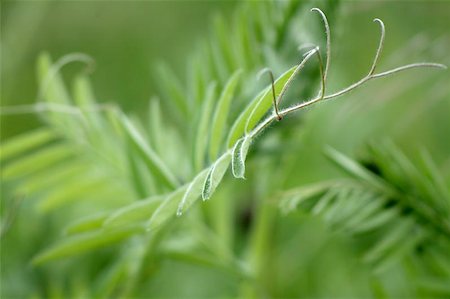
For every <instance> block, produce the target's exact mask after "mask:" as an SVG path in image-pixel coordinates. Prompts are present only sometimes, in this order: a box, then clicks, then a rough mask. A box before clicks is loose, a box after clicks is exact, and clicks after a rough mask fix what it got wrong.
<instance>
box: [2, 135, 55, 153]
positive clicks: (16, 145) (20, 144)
mask: <svg viewBox="0 0 450 299" xmlns="http://www.w3.org/2000/svg"><path fill="white" fill-rule="evenodd" d="M55 137H56V136H55V133H54V132H53V131H52V130H50V129H47V128H39V129H37V130H34V131H29V132H26V133H23V134H20V135H18V136H15V137H13V138H11V139H8V140H6V141H5V142H2V144H1V145H0V160H2V161H5V160H8V159H10V158H13V157H15V156H18V155H19V154H21V153H24V152H27V151H29V150H32V149H34V148H36V147H39V146H42V145H44V144H46V143H48V142H50V141H52V140H53V139H55Z"/></svg>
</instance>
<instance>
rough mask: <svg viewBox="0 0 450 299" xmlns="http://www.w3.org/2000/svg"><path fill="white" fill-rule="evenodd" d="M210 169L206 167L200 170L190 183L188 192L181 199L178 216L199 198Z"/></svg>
mask: <svg viewBox="0 0 450 299" xmlns="http://www.w3.org/2000/svg"><path fill="white" fill-rule="evenodd" d="M208 172H209V169H204V170H203V171H202V172H200V173H199V174H198V175H197V176H196V177H195V178H194V179H193V180H192V182H191V183H190V184H189V185H188V187H187V189H186V192H185V193H184V194H183V197H182V198H181V200H180V203H179V205H178V208H177V216H181V215H183V213H184V212H185V211H186V210H187V209H189V207H190V206H191V205H192V204H193V203H194V202H195V201H196V200H197V199H198V198H200V195H201V193H202V190H203V184H204V182H205V180H206V177H207V175H208Z"/></svg>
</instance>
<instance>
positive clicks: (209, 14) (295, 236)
mask: <svg viewBox="0 0 450 299" xmlns="http://www.w3.org/2000/svg"><path fill="white" fill-rule="evenodd" d="M0 5H1V88H0V92H1V98H0V99H1V105H0V106H1V107H2V108H4V107H12V106H16V105H28V104H33V103H34V102H35V100H36V97H37V92H38V83H37V79H36V61H37V57H38V55H39V54H40V53H42V52H43V51H46V52H48V53H50V55H51V57H52V58H53V59H54V60H56V59H57V58H59V57H61V56H63V55H65V54H68V53H72V52H82V53H86V54H88V55H90V56H91V57H93V58H94V60H95V70H94V72H93V73H92V74H91V75H90V79H91V82H92V85H93V87H94V90H95V94H96V97H97V99H98V100H99V101H100V102H103V103H111V102H112V103H116V104H117V105H118V106H120V107H121V108H122V109H123V110H124V111H125V112H126V113H130V114H131V113H132V114H136V115H138V116H140V117H141V119H144V118H145V113H144V112H146V111H147V108H148V103H149V100H150V98H151V97H152V96H153V95H155V94H158V92H159V89H158V88H159V86H158V77H157V76H158V73H157V72H156V71H155V70H156V69H157V67H158V65H159V63H161V62H163V63H165V64H167V65H169V66H170V67H171V68H172V69H173V70H174V73H175V74H176V75H177V76H178V77H179V78H180V81H182V82H186V81H187V80H188V79H189V78H188V74H189V68H190V67H191V65H190V61H189V57H190V56H189V55H190V53H193V52H195V51H197V50H198V49H199V48H200V42H201V41H204V40H205V39H208V37H211V34H212V28H211V23H212V21H213V20H214V19H215V18H216V16H217V15H221V16H223V17H224V18H225V20H228V21H229V22H230V23H231V22H232V20H233V13H234V11H235V9H236V8H237V7H238V6H239V5H240V3H239V1H9V0H5V1H2V2H1V4H0ZM322 5H325V2H320V1H311V2H308V3H307V4H306V6H308V7H309V6H310V7H314V6H317V7H321V6H322ZM376 17H377V18H381V19H383V21H384V22H385V25H386V29H387V34H386V42H385V49H384V52H383V56H382V59H381V61H380V65H379V67H378V69H379V70H386V69H389V68H392V67H396V66H399V65H403V64H407V63H410V62H417V61H418V62H420V61H433V62H439V63H444V64H447V65H450V55H449V50H450V35H449V29H448V28H449V27H450V21H449V20H450V1H340V3H339V5H338V6H337V9H336V12H335V15H334V17H333V19H332V34H333V37H332V45H333V53H332V66H331V71H330V79H329V82H330V87H329V88H330V90H337V89H339V88H341V87H342V86H347V85H349V84H351V83H352V82H354V81H356V80H358V79H359V78H361V77H362V76H364V75H365V74H366V72H367V71H368V68H369V66H370V62H371V61H372V58H373V55H374V53H375V49H376V46H377V43H378V37H379V27H378V26H377V25H376V24H374V23H373V22H372V19H373V18H376ZM301 30H302V28H299V31H301ZM305 31H306V30H305ZM294 63H297V61H292V62H291V64H294ZM267 66H269V67H271V66H270V65H267ZM283 67H284V66H283ZM83 68H85V66H84V65H82V64H80V63H73V64H70V65H68V66H66V67H64V69H63V72H62V74H63V77H64V79H65V81H66V82H71V81H72V79H73V78H74V76H75V75H76V74H78V73H79V72H80V70H82V69H83ZM278 71H279V70H278ZM449 73H450V72H449V71H435V70H427V69H425V70H412V71H411V72H408V73H402V74H396V75H395V76H393V77H392V78H386V79H381V80H378V81H374V82H371V83H370V84H368V85H367V86H365V87H362V88H361V89H360V90H356V91H354V92H352V93H351V94H350V95H348V96H346V100H342V101H336V102H330V103H328V104H324V105H320V106H319V107H318V108H316V109H310V110H307V111H306V112H301V113H299V116H298V117H297V118H293V119H290V120H287V121H286V123H287V125H285V124H281V125H280V127H283V126H284V127H283V128H284V129H286V128H287V126H288V125H289V124H292V123H293V122H298V123H299V125H298V127H294V129H293V130H292V132H290V133H289V134H291V135H289V134H288V135H287V136H288V138H286V139H285V140H284V141H287V143H285V144H287V145H286V146H285V147H284V148H283V149H282V150H283V151H285V152H286V153H287V155H290V156H293V155H295V156H296V159H295V162H293V163H292V165H284V166H286V167H287V166H292V168H283V169H285V173H286V177H287V179H286V181H285V182H284V183H283V186H284V187H285V188H291V187H296V186H298V184H299V182H300V183H301V184H307V183H310V182H315V181H318V180H322V179H326V178H329V177H334V176H336V175H337V174H338V172H337V171H336V170H335V169H333V167H331V166H330V165H329V162H328V161H326V160H325V159H324V158H323V155H322V154H321V152H322V150H323V147H324V144H332V145H333V146H335V147H337V148H339V149H341V150H342V151H345V152H351V153H356V154H358V153H360V152H359V150H360V149H361V146H362V145H363V144H364V143H365V142H367V141H369V140H377V139H383V138H392V139H394V140H395V142H396V143H397V144H398V145H399V146H400V147H401V148H402V150H404V151H405V152H406V153H408V154H413V155H414V153H415V152H416V151H417V149H420V148H422V147H423V148H426V149H427V150H428V151H429V152H430V153H431V156H432V157H433V159H434V161H435V162H436V164H437V165H438V167H439V169H440V171H441V172H442V174H443V178H444V181H445V184H446V185H447V186H450V156H449V153H450V138H449V136H450V117H449V115H450V84H448V82H450V75H449ZM298 80H299V81H297V82H301V78H300V79H298ZM69 87H70V86H69ZM0 117H1V118H0V134H1V142H2V143H3V142H4V141H5V140H8V139H10V138H12V137H14V136H16V135H18V134H20V133H23V132H26V131H28V130H31V129H33V128H36V127H39V126H41V125H42V121H41V120H40V116H39V115H36V114H23V115H22V114H19V115H16V114H15V115H8V114H2V115H0ZM171 117H172V116H171V115H167V118H168V119H170V118H171ZM289 121H291V122H289ZM303 125H304V127H303ZM297 129H298V131H295V130H297ZM300 131H301V133H299V135H300V134H301V138H302V142H303V143H302V144H300V142H298V143H296V142H295V140H294V141H292V142H290V140H289V138H292V137H295V136H296V135H295V134H297V133H298V132H300ZM267 137H268V138H267V140H268V142H267V144H265V143H263V142H261V146H260V148H259V149H258V150H260V151H262V152H264V147H265V146H266V145H267V147H268V148H269V149H271V146H272V145H273V144H271V143H270V142H271V140H273V139H274V138H272V137H273V136H272V135H270V134H268V136H267ZM276 138H279V136H275V140H276ZM261 139H264V138H261ZM281 140H282V139H281ZM276 150H280V149H279V148H276ZM255 151H256V150H255ZM275 152H276V151H275ZM293 152H295V153H294V154H293ZM278 153H279V152H278ZM297 153H298V154H297ZM255 156H256V155H255ZM262 156H263V158H262V159H261V160H262V163H261V165H262V166H264V165H265V164H264V163H265V162H264V161H265V160H264V158H267V157H269V158H270V159H268V160H271V159H272V160H274V159H273V157H274V155H273V154H269V155H266V156H264V155H263V154H262ZM266 162H267V161H266ZM268 165H269V166H271V167H273V165H271V164H270V161H269V162H268ZM299 165H300V166H301V167H299ZM260 167H261V166H260ZM250 169H252V168H250ZM255 169H256V171H253V174H256V173H258V167H257V166H256V167H254V168H253V170H255ZM249 177H250V178H249V179H248V181H246V182H245V183H247V184H248V185H245V184H244V183H239V182H234V179H230V181H232V182H230V181H228V185H226V186H225V187H224V189H223V193H221V194H222V195H219V196H218V197H219V198H218V199H217V200H219V201H220V200H222V201H225V200H227V199H228V198H227V197H228V196H227V195H229V194H233V193H238V194H240V193H239V192H242V194H244V195H240V196H241V197H240V198H237V200H241V199H242V200H244V197H245V195H246V194H247V193H245V192H246V191H245V190H246V189H247V186H252V185H258V184H259V183H260V182H259V181H258V179H257V178H255V177H256V175H254V176H253V179H252V178H251V177H252V176H251V175H250V176H249ZM255 182H256V183H255ZM5 185H6V184H5ZM5 185H3V183H2V186H3V187H4V186H5ZM8 188H11V189H12V188H13V187H11V185H8ZM256 193H257V192H256ZM4 194H9V193H8V192H3V190H2V195H4ZM3 203H4V199H3V198H2V206H3V205H4V204H3ZM243 205H244V204H243ZM31 211H33V212H31ZM244 212H245V211H244ZM244 212H242V213H243V214H245V213H244ZM2 213H4V211H2ZM27 213H29V214H33V213H34V210H32V209H30V210H27ZM29 214H26V215H29ZM33 215H34V214H33ZM72 216H73V215H72ZM303 216H304V215H300V216H299V215H297V214H295V215H290V216H286V218H282V219H283V220H282V221H279V223H278V225H279V231H280V234H279V235H277V242H279V243H280V244H286V246H285V247H283V250H281V253H280V254H279V256H277V260H276V262H275V264H276V265H275V266H274V267H275V269H276V270H277V271H279V272H280V273H282V274H280V277H277V280H276V282H274V285H275V284H277V287H278V288H279V290H283V291H284V293H283V292H282V291H280V292H281V293H280V294H283V295H285V296H291V297H296V296H297V295H298V293H296V291H297V290H298V289H301V290H302V291H303V294H307V295H309V296H317V297H327V296H328V297H329V296H330V294H333V295H336V296H341V297H346V296H348V294H359V295H360V296H367V297H371V296H372V295H373V293H371V291H369V290H373V289H375V290H376V289H377V286H376V285H375V286H374V285H371V282H372V280H371V275H370V269H369V268H366V267H365V266H363V265H361V264H360V263H359V262H358V261H356V260H355V259H354V252H353V250H355V248H353V247H352V246H353V243H352V242H351V241H349V240H347V239H346V238H342V237H341V236H336V235H334V234H332V233H331V232H330V230H329V228H328V227H327V226H326V225H324V224H323V223H322V222H321V221H320V220H318V219H316V218H306V219H305V218H302V217H303ZM33 217H34V216H33ZM45 217H47V216H45V215H44V216H42V215H40V216H36V218H33V222H32V223H41V222H39V221H42V223H45V224H43V225H42V226H39V225H36V227H35V229H36V231H37V232H36V234H34V231H31V230H30V231H27V230H28V227H27V222H26V220H27V219H26V217H25V218H24V217H23V216H22V218H20V217H19V218H18V219H19V220H17V223H18V225H17V226H16V227H15V228H13V230H12V232H18V234H17V235H13V234H11V233H10V234H9V235H8V238H10V239H8V243H6V241H5V239H2V240H1V242H2V244H1V246H2V256H1V260H2V269H1V275H2V287H1V288H2V292H4V293H3V294H4V295H5V298H15V297H17V298H20V297H23V296H29V295H30V291H29V290H31V294H36V293H35V292H37V291H36V289H39V288H36V286H40V285H45V283H47V282H48V281H51V279H52V278H54V277H55V273H61V272H58V271H62V270H61V269H64V265H63V266H61V267H59V266H58V265H57V266H50V267H49V268H38V269H37V270H36V269H33V268H32V267H31V266H30V265H29V261H30V259H31V258H32V257H33V256H34V255H35V254H36V252H37V251H39V250H41V249H42V248H44V247H45V246H46V244H45V243H46V241H48V240H44V239H42V240H40V236H42V235H43V231H45V230H46V229H47V228H48V229H49V236H50V235H51V236H53V237H55V236H59V233H60V232H59V231H58V229H59V228H60V227H59V226H60V225H61V219H58V220H54V219H53V218H51V219H52V220H48V222H46V221H43V220H42V219H44V218H45ZM59 217H60V218H64V215H59ZM49 218H50V217H49ZM243 218H244V220H242V221H244V222H245V215H244V217H243ZM30 219H31V218H30ZM300 224H301V225H300ZM50 229H51V232H50ZM25 231H27V232H25ZM237 234H239V232H238V233H237ZM27 237H30V240H28V239H26V238H27ZM45 237H48V236H45ZM55 238H56V237H55ZM49 239H50V237H49ZM28 241H30V242H28ZM242 242H243V243H244V241H242ZM29 244H32V246H31V245H29ZM298 244H308V246H306V247H302V249H301V250H300V252H299V251H298ZM33 246H36V247H39V248H34V247H33ZM242 246H244V245H242ZM5 252H6V254H5ZM106 253H107V254H106V255H108V254H110V253H111V252H110V251H107V252H106ZM90 258H91V259H89V260H88V261H90V262H92V263H93V264H95V254H94V258H92V256H90ZM293 259H295V262H293ZM93 260H94V262H93ZM79 261H83V258H80V260H79ZM98 263H99V266H98V267H99V268H101V267H102V266H104V264H105V263H106V262H105V261H104V260H101V261H98ZM100 263H104V264H100ZM295 267H297V268H295ZM22 269H24V270H23V272H22ZM172 269H175V270H173V271H172ZM299 269H300V270H299ZM297 270H299V271H297ZM400 272H401V271H398V272H395V271H394V272H390V273H388V274H386V276H385V277H384V283H385V284H386V285H389V287H390V288H391V289H390V290H391V291H392V292H391V293H389V294H390V295H391V297H395V295H399V294H400V295H405V294H406V295H408V294H409V295H411V296H412V294H410V293H408V292H409V290H410V287H411V286H410V285H409V282H408V281H407V280H405V279H404V277H405V276H402V273H400ZM48 273H50V274H48ZM62 273H64V271H62ZM52 275H54V276H52ZM56 276H57V275H56ZM399 277H401V278H399ZM22 278H23V279H22ZM202 279H204V280H202ZM219 281H220V282H221V283H218V282H219ZM174 282H175V283H176V286H177V287H176V288H174V287H173V285H172V284H173V283H174ZM74 284H75V287H73V286H71V287H73V288H74V289H76V281H75V283H74ZM80 285H81V283H80ZM237 285H238V282H237V279H235V278H232V279H229V278H228V277H226V278H224V277H223V276H222V274H217V273H211V272H209V271H208V270H207V269H206V270H205V269H204V268H201V267H200V268H196V267H190V266H187V265H185V264H177V263H175V262H168V264H166V265H165V266H164V267H162V271H161V274H160V275H159V276H158V278H157V279H155V280H152V281H151V282H150V283H148V284H145V288H144V287H143V288H142V289H140V290H139V291H140V292H141V293H139V294H141V295H142V294H154V295H155V296H156V297H158V296H159V297H177V296H180V293H177V291H179V292H182V293H181V294H188V295H190V296H191V297H198V296H201V295H202V296H205V294H206V295H211V296H213V295H217V293H219V294H222V295H223V294H228V295H230V296H235V295H236V293H234V292H235V291H236V289H239V286H237ZM30 286H33V287H32V288H30ZM49 288H50V291H48V290H47V291H48V292H49V293H50V294H52V290H51V287H49ZM80 288H81V287H80ZM274 288H275V287H274ZM181 290H182V291H181ZM199 290H201V291H199ZM53 291H54V290H53ZM59 291H60V290H57V291H54V292H53V295H55V294H56V295H55V296H54V297H55V298H56V297H58V294H59V295H61V294H60V293H58V292H59ZM221 292H222V293H221ZM62 294H64V293H62ZM82 294H83V293H82ZM389 294H388V295H389ZM392 294H394V295H393V296H392ZM378 295H379V297H380V298H383V296H384V295H385V294H383V292H380V294H378ZM388 295H386V297H389V296H388ZM60 297H64V295H61V296H60Z"/></svg>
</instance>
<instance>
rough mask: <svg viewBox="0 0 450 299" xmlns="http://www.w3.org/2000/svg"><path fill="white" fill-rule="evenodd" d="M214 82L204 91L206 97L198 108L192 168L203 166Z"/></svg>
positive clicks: (198, 168) (196, 169) (209, 125)
mask: <svg viewBox="0 0 450 299" xmlns="http://www.w3.org/2000/svg"><path fill="white" fill-rule="evenodd" d="M215 90H216V84H215V83H213V84H210V86H209V87H208V91H207V92H206V99H205V100H204V101H203V105H202V109H201V110H200V111H201V112H200V120H199V123H198V127H197V130H196V132H195V134H196V137H195V143H194V169H195V171H197V172H198V171H200V170H201V169H202V168H203V167H204V166H205V158H206V148H207V145H208V137H209V136H208V132H209V129H210V127H211V114H212V110H213V107H214V97H215Z"/></svg>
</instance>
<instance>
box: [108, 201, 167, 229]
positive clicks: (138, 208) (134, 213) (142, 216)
mask: <svg viewBox="0 0 450 299" xmlns="http://www.w3.org/2000/svg"><path fill="white" fill-rule="evenodd" d="M165 198H166V196H164V195H157V196H153V197H150V198H149V199H145V200H139V201H137V202H134V203H132V204H130V205H127V206H125V207H123V208H120V209H118V210H117V211H115V212H114V213H112V214H110V215H109V217H108V218H107V219H105V222H104V226H105V227H120V226H124V225H129V224H135V223H139V222H141V221H145V220H148V219H150V217H151V216H152V215H153V213H154V212H155V210H156V209H157V208H158V206H159V205H161V202H162V201H163V200H164V199H165Z"/></svg>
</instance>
